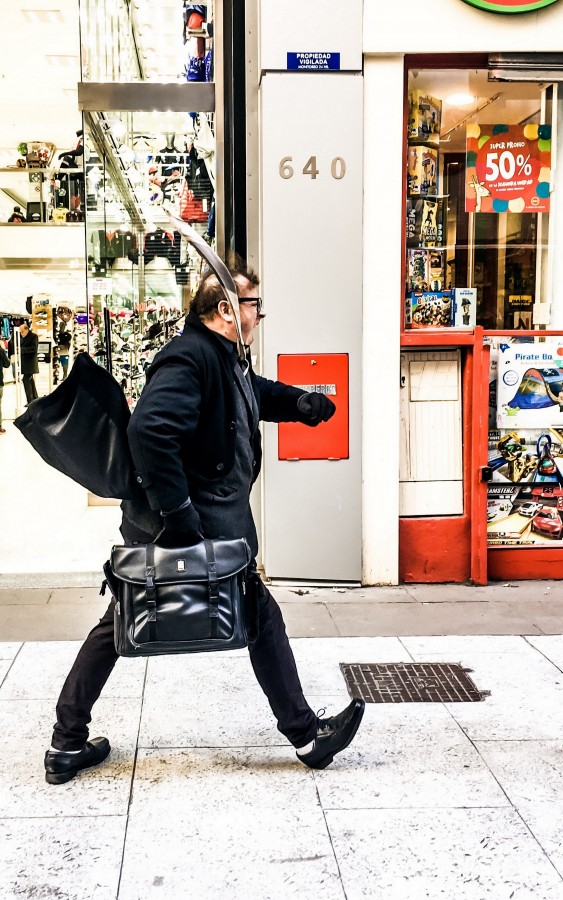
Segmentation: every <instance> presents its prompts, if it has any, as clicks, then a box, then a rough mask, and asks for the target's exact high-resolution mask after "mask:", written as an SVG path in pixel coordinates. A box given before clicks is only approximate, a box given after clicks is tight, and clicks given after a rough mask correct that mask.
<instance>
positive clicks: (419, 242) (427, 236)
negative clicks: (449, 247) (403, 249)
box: [406, 197, 445, 247]
mask: <svg viewBox="0 0 563 900" xmlns="http://www.w3.org/2000/svg"><path fill="white" fill-rule="evenodd" d="M406 227H407V246H408V247H440V246H441V245H442V244H443V242H444V235H445V229H444V198H443V197H408V199H407V226H406Z"/></svg>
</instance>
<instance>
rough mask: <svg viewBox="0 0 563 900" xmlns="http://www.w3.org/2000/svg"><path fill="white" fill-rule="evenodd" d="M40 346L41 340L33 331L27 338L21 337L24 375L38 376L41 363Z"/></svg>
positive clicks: (29, 332) (28, 333)
mask: <svg viewBox="0 0 563 900" xmlns="http://www.w3.org/2000/svg"><path fill="white" fill-rule="evenodd" d="M38 344H39V338H38V337H37V335H36V334H34V333H33V331H28V332H27V334H26V336H25V337H23V335H22V336H21V337H20V346H21V359H22V363H21V370H22V375H37V373H38V372H39V362H38V360H37V346H38Z"/></svg>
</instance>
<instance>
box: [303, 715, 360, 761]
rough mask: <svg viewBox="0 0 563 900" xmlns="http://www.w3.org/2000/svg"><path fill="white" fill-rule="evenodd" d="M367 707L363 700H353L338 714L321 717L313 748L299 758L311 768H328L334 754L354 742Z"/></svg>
mask: <svg viewBox="0 0 563 900" xmlns="http://www.w3.org/2000/svg"><path fill="white" fill-rule="evenodd" d="M365 708H366V704H365V703H364V701H363V700H352V702H351V703H350V705H349V706H347V707H346V709H343V710H342V712H341V713H338V715H337V716H332V718H330V719H319V720H318V724H317V735H316V737H315V743H314V746H313V749H312V750H310V751H309V753H304V754H303V755H302V756H301V755H300V754H299V753H298V754H297V758H298V759H300V760H301V762H302V763H305V765H306V766H309V768H310V769H326V767H327V766H330V764H331V762H332V760H333V759H334V755H335V754H336V753H340V751H341V750H345V749H346V747H347V746H348V745H349V744H351V743H352V741H353V739H354V735H355V734H356V731H357V730H358V728H359V727H360V722H361V721H362V716H363V714H364V710H365Z"/></svg>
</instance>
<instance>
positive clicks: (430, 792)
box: [315, 703, 510, 896]
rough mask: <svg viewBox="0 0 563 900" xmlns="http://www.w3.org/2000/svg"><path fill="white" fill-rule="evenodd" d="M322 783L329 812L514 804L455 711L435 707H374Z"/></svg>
mask: <svg viewBox="0 0 563 900" xmlns="http://www.w3.org/2000/svg"><path fill="white" fill-rule="evenodd" d="M315 781H316V783H317V789H318V792H319V798H320V801H321V804H322V806H323V809H363V808H367V809H377V808H389V807H393V808H395V809H397V808H403V807H409V808H411V809H421V808H425V807H426V808H429V809H437V808H440V809H442V808H447V807H471V806H474V807H485V806H486V807H493V806H508V805H510V804H509V801H508V800H507V798H506V796H505V794H504V793H503V791H502V789H501V788H500V787H499V785H498V783H497V781H496V780H495V778H494V777H493V775H491V772H490V771H489V769H488V768H487V765H486V764H485V763H484V762H483V760H482V758H481V757H480V755H479V753H478V752H477V751H476V750H475V748H474V747H473V746H472V745H471V743H470V742H469V741H468V740H467V738H466V736H465V735H464V734H463V732H462V731H461V730H460V729H459V727H458V725H457V723H456V722H455V721H454V720H453V719H452V717H451V715H450V714H449V712H448V710H447V709H446V708H445V707H444V706H442V705H441V704H433V703H420V704H418V703H417V704H413V703H411V704H391V705H390V706H387V705H381V704H377V703H368V704H366V711H365V714H364V718H363V720H362V724H361V726H360V729H359V731H358V733H357V735H356V738H355V739H354V743H353V744H352V745H351V746H350V747H348V748H347V749H346V750H345V751H343V752H342V753H340V754H339V755H338V756H337V757H336V758H335V760H334V763H333V764H332V765H331V766H330V767H329V768H328V769H326V770H324V771H321V772H316V773H315ZM421 896H423V895H421Z"/></svg>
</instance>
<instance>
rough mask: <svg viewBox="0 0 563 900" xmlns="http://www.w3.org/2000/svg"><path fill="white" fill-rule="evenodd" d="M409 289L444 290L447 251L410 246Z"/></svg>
mask: <svg viewBox="0 0 563 900" xmlns="http://www.w3.org/2000/svg"><path fill="white" fill-rule="evenodd" d="M407 279H408V280H407V291H409V292H410V291H442V290H443V289H444V288H445V286H446V251H445V250H443V249H441V248H434V249H429V250H427V249H425V248H420V247H419V248H417V249H413V248H410V249H409V251H408V273H407Z"/></svg>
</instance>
